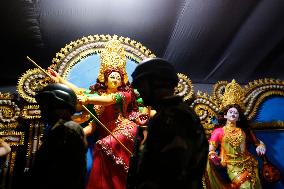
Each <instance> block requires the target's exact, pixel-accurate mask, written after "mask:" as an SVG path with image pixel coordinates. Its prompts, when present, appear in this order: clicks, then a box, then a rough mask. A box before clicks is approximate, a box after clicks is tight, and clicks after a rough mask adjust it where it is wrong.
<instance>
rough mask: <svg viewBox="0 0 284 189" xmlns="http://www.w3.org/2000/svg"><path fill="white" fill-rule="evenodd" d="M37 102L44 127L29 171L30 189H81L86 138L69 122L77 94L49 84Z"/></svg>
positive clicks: (83, 179)
mask: <svg viewBox="0 0 284 189" xmlns="http://www.w3.org/2000/svg"><path fill="white" fill-rule="evenodd" d="M36 101H37V102H38V104H39V105H40V110H41V116H42V118H43V120H44V122H45V123H46V124H47V128H46V130H45V134H44V137H43V142H42V144H41V146H40V147H39V149H38V151H37V154H36V159H35V162H34V166H33V168H32V172H31V175H32V177H31V178H32V179H31V182H32V186H33V188H37V189H57V188H58V189H65V188H66V189H83V188H84V182H85V175H86V157H85V153H86V138H85V135H84V133H83V130H82V128H81V126H80V125H78V124H77V123H75V122H73V121H71V116H72V115H73V114H74V112H75V107H76V102H77V97H76V94H75V93H74V91H72V90H71V89H70V88H68V87H67V86H66V85H63V84H49V85H47V86H46V87H44V88H43V90H42V91H40V92H39V93H38V94H37V95H36Z"/></svg>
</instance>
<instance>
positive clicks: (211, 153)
mask: <svg viewBox="0 0 284 189" xmlns="http://www.w3.org/2000/svg"><path fill="white" fill-rule="evenodd" d="M213 154H214V155H216V152H215V151H210V152H209V153H208V156H209V157H210V156H211V155H213Z"/></svg>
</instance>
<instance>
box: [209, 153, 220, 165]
mask: <svg viewBox="0 0 284 189" xmlns="http://www.w3.org/2000/svg"><path fill="white" fill-rule="evenodd" d="M209 161H211V162H212V163H213V164H214V165H215V166H221V158H219V157H218V155H217V154H216V153H212V154H211V155H209Z"/></svg>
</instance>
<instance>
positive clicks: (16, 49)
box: [0, 0, 284, 89]
mask: <svg viewBox="0 0 284 189" xmlns="http://www.w3.org/2000/svg"><path fill="white" fill-rule="evenodd" d="M95 34H110V35H113V34H117V35H118V36H124V37H129V38H131V39H134V40H135V41H138V42H141V43H142V44H143V45H144V46H146V47H147V48H149V49H150V50H151V51H152V52H153V53H154V54H155V55H157V56H158V57H164V58H166V59H168V60H169V61H171V62H172V64H174V65H175V66H176V68H177V70H178V71H179V72H182V73H184V74H186V75H188V76H189V77H190V78H191V80H192V81H193V83H198V84H212V83H215V82H216V81H219V80H231V79H232V78H235V79H236V80H237V81H238V82H239V83H241V84H246V83H247V82H249V81H252V80H254V79H258V78H264V77H272V78H279V79H284V72H283V70H284V63H283V61H284V1H283V0H119V1H117V0H2V1H1V46H2V47H1V49H2V50H1V53H0V59H1V71H0V89H1V87H2V88H3V87H7V86H15V85H16V84H17V81H18V78H19V77H20V76H21V74H23V73H24V72H26V70H28V69H30V68H33V66H32V64H30V63H29V62H28V61H27V59H26V56H27V55H28V56H30V57H32V58H33V59H34V60H36V61H37V62H38V63H39V64H40V65H41V66H42V67H44V68H46V67H48V66H49V65H50V64H51V60H52V58H53V57H55V54H56V52H58V51H59V50H60V48H62V47H64V46H65V45H66V44H68V43H70V42H71V41H75V40H77V39H79V38H82V37H83V36H88V35H95Z"/></svg>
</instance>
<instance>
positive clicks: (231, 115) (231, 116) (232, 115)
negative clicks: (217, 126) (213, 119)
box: [224, 107, 240, 122]
mask: <svg viewBox="0 0 284 189" xmlns="http://www.w3.org/2000/svg"><path fill="white" fill-rule="evenodd" d="M239 116H240V115H239V111H238V110H237V108H235V107H232V108H230V109H229V110H228V111H227V113H226V115H224V118H225V119H227V120H228V121H231V122H236V121H238V120H239Z"/></svg>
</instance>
